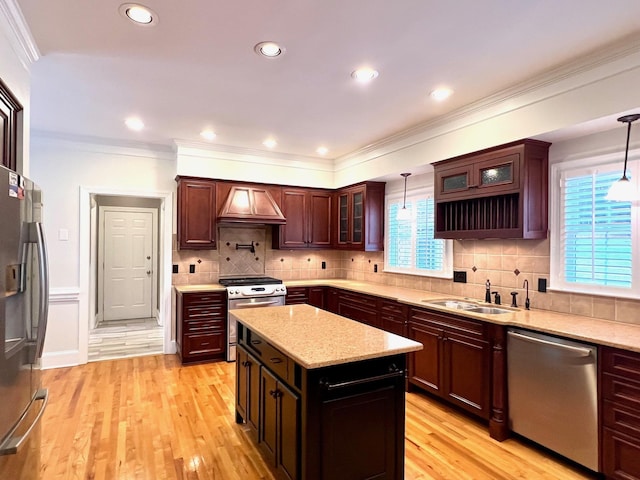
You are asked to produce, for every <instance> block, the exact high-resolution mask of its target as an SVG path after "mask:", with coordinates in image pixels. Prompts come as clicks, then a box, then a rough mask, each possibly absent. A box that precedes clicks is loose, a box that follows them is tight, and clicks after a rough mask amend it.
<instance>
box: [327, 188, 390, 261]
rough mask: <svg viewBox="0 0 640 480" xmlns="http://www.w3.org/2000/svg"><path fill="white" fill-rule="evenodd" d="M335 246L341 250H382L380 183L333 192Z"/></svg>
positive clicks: (381, 194) (382, 197)
mask: <svg viewBox="0 0 640 480" xmlns="http://www.w3.org/2000/svg"><path fill="white" fill-rule="evenodd" d="M336 197H337V198H336V205H337V207H336V208H337V214H336V221H337V229H336V230H337V240H336V246H337V247H338V248H341V249H345V250H365V251H379V250H382V248H383V223H384V221H383V218H384V184H383V183H379V182H367V183H364V184H359V185H355V186H351V187H347V188H344V189H341V190H339V191H338V192H337V193H336Z"/></svg>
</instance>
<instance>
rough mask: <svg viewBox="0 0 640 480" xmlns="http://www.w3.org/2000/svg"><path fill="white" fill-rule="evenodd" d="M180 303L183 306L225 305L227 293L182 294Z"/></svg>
mask: <svg viewBox="0 0 640 480" xmlns="http://www.w3.org/2000/svg"><path fill="white" fill-rule="evenodd" d="M182 303H183V304H184V305H198V304H203V303H204V304H211V303H221V304H223V305H226V303H227V293H226V292H197V293H183V294H182Z"/></svg>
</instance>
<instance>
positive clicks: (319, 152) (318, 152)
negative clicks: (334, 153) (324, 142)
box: [316, 147, 329, 155]
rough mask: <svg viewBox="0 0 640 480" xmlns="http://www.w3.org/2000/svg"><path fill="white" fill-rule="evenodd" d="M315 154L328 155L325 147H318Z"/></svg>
mask: <svg viewBox="0 0 640 480" xmlns="http://www.w3.org/2000/svg"><path fill="white" fill-rule="evenodd" d="M316 153H317V154H318V155H326V154H327V153H329V149H328V148H327V147H318V148H317V149H316Z"/></svg>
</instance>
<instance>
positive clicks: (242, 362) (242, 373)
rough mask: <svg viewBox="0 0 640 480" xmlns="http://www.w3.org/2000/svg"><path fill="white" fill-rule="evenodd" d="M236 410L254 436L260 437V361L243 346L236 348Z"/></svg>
mask: <svg viewBox="0 0 640 480" xmlns="http://www.w3.org/2000/svg"><path fill="white" fill-rule="evenodd" d="M236 362H237V364H238V366H237V369H236V412H237V415H240V417H241V418H243V419H244V420H245V421H246V423H247V425H248V426H249V429H250V431H251V434H252V435H253V437H254V438H255V439H256V440H257V438H258V419H259V418H260V402H259V400H260V397H259V393H258V392H259V391H260V363H259V362H258V361H257V360H256V359H255V358H254V357H253V355H251V354H249V353H248V352H247V351H246V350H244V349H243V348H238V349H237V350H236Z"/></svg>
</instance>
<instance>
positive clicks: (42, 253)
mask: <svg viewBox="0 0 640 480" xmlns="http://www.w3.org/2000/svg"><path fill="white" fill-rule="evenodd" d="M32 225H33V226H34V227H35V232H34V233H35V240H36V247H37V254H38V276H39V282H40V292H39V297H40V299H39V300H40V302H39V308H38V334H37V338H36V352H35V353H36V358H41V357H42V349H43V348H44V336H45V333H46V331H47V318H48V314H49V258H48V256H47V245H46V242H45V238H44V229H43V228H42V223H40V222H35V223H33V224H32Z"/></svg>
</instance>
